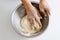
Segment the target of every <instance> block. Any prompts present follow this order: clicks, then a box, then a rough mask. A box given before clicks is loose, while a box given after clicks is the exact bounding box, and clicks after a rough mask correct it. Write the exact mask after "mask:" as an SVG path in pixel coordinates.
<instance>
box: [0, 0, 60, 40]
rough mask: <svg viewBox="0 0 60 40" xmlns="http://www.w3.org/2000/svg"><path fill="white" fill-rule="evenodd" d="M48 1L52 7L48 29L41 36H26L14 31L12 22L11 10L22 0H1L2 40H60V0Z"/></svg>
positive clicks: (0, 34)
mask: <svg viewBox="0 0 60 40" xmlns="http://www.w3.org/2000/svg"><path fill="white" fill-rule="evenodd" d="M36 1H37V0H36ZM47 2H48V4H49V6H50V7H51V15H50V20H49V26H48V28H47V30H46V31H45V32H44V33H43V34H42V35H40V36H37V37H34V38H24V37H21V36H20V35H18V34H17V33H16V32H15V31H14V29H13V28H12V24H11V14H12V13H11V12H12V11H13V10H14V9H15V7H16V6H17V5H18V4H20V0H0V40H60V0H47Z"/></svg>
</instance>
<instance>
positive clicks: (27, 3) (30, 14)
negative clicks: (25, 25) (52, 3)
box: [22, 0, 50, 24]
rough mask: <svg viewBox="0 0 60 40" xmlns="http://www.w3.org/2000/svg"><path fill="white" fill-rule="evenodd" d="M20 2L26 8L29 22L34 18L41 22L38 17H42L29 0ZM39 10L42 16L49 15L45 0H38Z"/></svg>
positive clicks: (32, 22) (32, 21)
mask: <svg viewBox="0 0 60 40" xmlns="http://www.w3.org/2000/svg"><path fill="white" fill-rule="evenodd" d="M22 3H23V5H24V7H25V9H26V12H27V16H28V18H29V20H30V23H31V24H34V20H35V21H37V22H38V23H39V24H41V22H40V19H42V17H41V15H40V13H39V11H38V10H37V9H36V8H35V7H34V6H33V5H32V4H31V2H30V1H29V0H22ZM39 8H40V11H41V12H42V13H43V14H44V16H49V14H50V9H49V6H48V4H47V2H46V0H40V3H39Z"/></svg>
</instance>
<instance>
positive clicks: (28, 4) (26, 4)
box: [21, 0, 32, 10]
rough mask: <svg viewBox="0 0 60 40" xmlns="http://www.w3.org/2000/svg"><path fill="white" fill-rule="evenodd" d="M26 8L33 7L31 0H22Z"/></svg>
mask: <svg viewBox="0 0 60 40" xmlns="http://www.w3.org/2000/svg"><path fill="white" fill-rule="evenodd" d="M21 1H22V3H23V5H24V7H25V9H26V10H31V9H32V4H31V2H30V1H29V0H21Z"/></svg>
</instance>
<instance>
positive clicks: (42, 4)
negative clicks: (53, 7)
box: [39, 0, 50, 16]
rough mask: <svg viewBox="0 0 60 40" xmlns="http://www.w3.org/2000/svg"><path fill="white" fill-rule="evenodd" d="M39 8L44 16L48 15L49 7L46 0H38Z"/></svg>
mask: <svg viewBox="0 0 60 40" xmlns="http://www.w3.org/2000/svg"><path fill="white" fill-rule="evenodd" d="M39 8H40V11H41V12H43V14H44V16H49V14H50V8H49V6H48V4H47V2H46V0H40V2H39Z"/></svg>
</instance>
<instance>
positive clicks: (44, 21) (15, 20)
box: [12, 2, 49, 37]
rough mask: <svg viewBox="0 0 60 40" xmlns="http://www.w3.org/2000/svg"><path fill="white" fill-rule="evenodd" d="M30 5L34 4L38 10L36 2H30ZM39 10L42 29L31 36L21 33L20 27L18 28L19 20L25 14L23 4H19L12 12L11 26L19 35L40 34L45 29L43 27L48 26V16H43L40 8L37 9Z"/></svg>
mask: <svg viewBox="0 0 60 40" xmlns="http://www.w3.org/2000/svg"><path fill="white" fill-rule="evenodd" d="M32 5H34V6H35V7H36V8H37V9H38V10H39V4H38V3H34V2H32ZM39 12H40V14H41V16H42V19H41V23H42V29H41V31H40V32H39V33H36V34H34V35H32V36H26V35H24V34H23V33H22V31H21V28H20V27H21V26H20V20H21V18H22V17H23V16H25V15H26V11H25V8H24V6H23V4H21V5H19V6H18V7H17V8H16V9H15V11H14V12H13V14H12V24H13V28H14V29H15V31H16V32H17V33H19V34H20V35H23V36H26V37H33V36H37V35H41V34H42V33H43V32H44V31H45V29H46V28H47V27H48V23H49V16H47V17H45V16H44V15H43V14H42V12H41V11H40V10H39Z"/></svg>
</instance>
